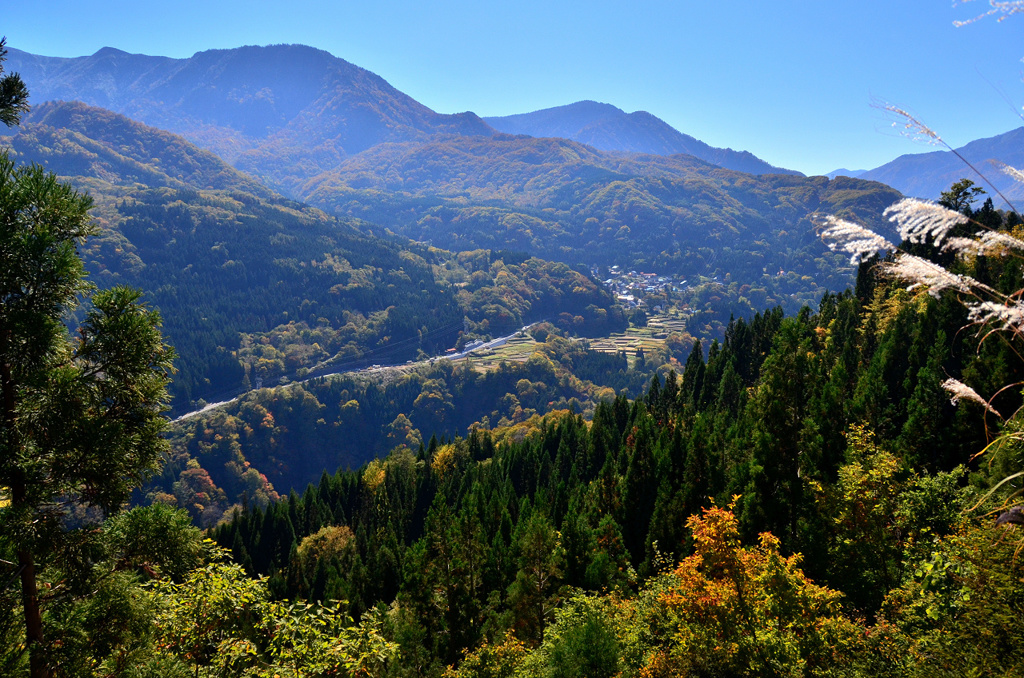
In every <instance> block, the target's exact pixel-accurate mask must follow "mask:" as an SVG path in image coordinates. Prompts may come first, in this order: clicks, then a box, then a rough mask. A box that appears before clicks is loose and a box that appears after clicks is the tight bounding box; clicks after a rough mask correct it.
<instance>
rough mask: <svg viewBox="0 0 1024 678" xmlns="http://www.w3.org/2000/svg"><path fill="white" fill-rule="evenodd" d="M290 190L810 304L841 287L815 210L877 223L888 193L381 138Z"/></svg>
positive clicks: (841, 183)
mask: <svg viewBox="0 0 1024 678" xmlns="http://www.w3.org/2000/svg"><path fill="white" fill-rule="evenodd" d="M301 195H302V196H303V198H304V199H306V200H308V201H309V202H311V203H312V204H315V205H318V206H320V207H323V208H324V209H327V210H329V211H333V212H337V213H342V214H349V215H352V216H359V217H361V218H365V219H368V220H371V221H376V222H378V223H387V224H389V225H390V227H391V228H393V229H396V230H398V231H399V232H400V233H402V234H404V235H408V236H409V237H412V238H415V239H417V240H426V241H429V242H432V243H434V244H435V245H438V246H441V247H449V248H459V247H467V246H476V247H493V246H496V244H497V243H507V244H508V245H509V246H513V247H516V248H520V249H524V250H527V251H530V252H534V253H537V254H538V255H539V256H544V257H548V258H552V259H560V260H563V261H568V262H570V263H575V262H577V261H579V262H586V263H601V264H608V265H611V264H621V265H624V266H627V267H636V268H637V269H638V270H651V271H657V272H671V273H680V274H682V275H684V276H692V277H696V276H698V275H706V276H708V277H711V276H714V275H722V276H724V275H726V274H729V275H730V276H731V278H732V279H733V280H737V281H741V282H742V283H747V284H751V285H755V286H760V285H758V283H759V282H760V281H761V279H762V277H763V276H764V275H765V274H768V275H770V276H774V275H776V274H777V273H778V272H779V270H780V269H781V270H783V271H784V272H788V271H793V272H794V273H795V275H796V277H797V280H798V281H799V282H802V283H804V286H803V287H804V288H803V289H802V290H800V291H803V292H806V293H807V301H813V299H814V298H815V291H817V294H818V296H820V291H821V289H822V288H823V289H842V288H843V287H845V286H847V285H848V284H849V283H850V282H852V269H851V268H850V267H849V265H848V264H847V262H846V261H845V260H844V259H843V258H841V257H837V256H835V255H833V254H831V253H829V252H828V251H827V249H826V248H825V247H824V245H823V244H822V243H821V242H820V239H819V238H818V235H817V232H816V225H815V223H814V221H813V215H815V214H820V213H829V214H841V215H844V216H847V217H852V218H856V219H859V220H861V221H863V222H865V223H868V224H875V225H877V226H879V227H881V228H885V226H886V225H885V222H884V221H883V220H882V219H881V216H880V215H881V213H882V210H884V209H885V207H886V206H888V205H889V204H890V203H892V202H894V201H895V200H896V199H897V198H898V197H899V194H898V193H896V192H895V191H893V190H892V189H890V188H888V187H887V186H884V185H882V184H878V183H874V182H866V181H859V180H855V179H849V178H839V179H835V180H831V181H830V180H828V179H826V178H824V177H811V178H805V177H798V176H791V175H761V176H754V175H750V174H743V173H740V172H733V171H730V170H724V169H721V168H718V167H715V166H712V165H709V164H707V163H705V162H702V161H700V160H697V159H696V158H693V157H691V156H683V155H680V156H672V157H663V156H655V155H616V154H607V153H601V152H599V151H595V150H594V149H593V148H591V147H588V146H585V145H583V144H579V143H576V142H573V141H567V140H564V139H534V138H529V137H522V136H508V135H502V136H496V137H486V138H485V137H456V138H447V139H440V140H435V141H431V142H427V143H407V144H383V145H381V146H377V147H375V148H372V149H369V150H367V151H364V152H363V153H361V154H359V155H357V156H354V157H352V158H349V159H347V160H346V161H344V162H343V163H341V165H339V167H338V168H337V169H335V170H333V171H330V172H327V173H324V174H323V175H321V176H318V177H316V178H314V179H312V180H310V181H308V182H307V183H306V184H305V185H304V186H303V187H302V189H301ZM801 276H808V278H807V279H806V280H803V281H800V277H801ZM797 287H798V288H799V285H798V286H797ZM793 291H796V290H793ZM793 291H790V293H793Z"/></svg>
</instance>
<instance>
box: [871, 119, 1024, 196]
mask: <svg viewBox="0 0 1024 678" xmlns="http://www.w3.org/2000/svg"><path fill="white" fill-rule="evenodd" d="M957 154H959V156H958V155H957ZM965 160H966V161H967V162H969V163H971V165H973V166H974V167H975V168H977V169H978V171H980V172H982V173H983V174H984V175H985V177H986V178H987V179H988V180H989V181H991V182H992V183H993V184H995V185H996V187H998V188H999V190H1000V191H1002V193H1003V194H1004V195H1005V196H1006V197H1007V198H1008V199H1009V200H1011V201H1014V202H1020V201H1021V200H1024V184H1021V183H1018V182H1016V181H1014V180H1013V179H1011V178H1010V177H1008V176H1006V175H1005V174H1004V173H1003V172H1002V171H1000V170H999V169H998V167H997V166H993V165H992V164H991V161H995V162H997V163H1005V164H1007V165H1010V166H1012V167H1021V166H1022V165H1024V127H1017V128H1016V129H1012V130H1010V131H1009V132H1005V133H1003V134H997V135H996V136H993V137H986V138H983V139H975V140H974V141H971V142H969V143H967V144H965V145H963V146H961V147H960V148H958V149H956V153H953V152H952V151H930V152H925V153H908V154H906V155H901V156H900V157H898V158H896V159H895V160H893V161H891V162H887V163H886V164H884V165H881V166H879V167H876V168H874V169H872V170H868V171H866V172H864V173H863V174H861V175H860V178H862V179H869V180H872V181H881V182H883V183H886V184H888V185H890V186H892V187H893V188H895V189H897V190H899V191H900V192H901V193H903V194H904V195H908V196H914V197H917V198H925V199H929V200H936V199H938V198H939V196H940V194H941V193H942V191H945V190H947V189H948V188H949V187H950V186H952V185H953V184H954V183H956V182H957V181H959V180H960V179H962V178H964V177H967V178H969V179H971V180H972V181H974V182H975V183H978V184H979V185H983V186H984V188H985V190H986V191H987V192H988V193H989V194H990V195H991V197H992V200H993V202H995V204H996V207H1005V203H1004V202H1003V200H1002V199H1001V198H1000V197H999V196H998V195H996V194H995V193H994V192H993V191H992V189H991V187H990V186H989V185H987V184H985V183H984V182H983V181H982V179H981V178H980V177H979V176H978V175H977V174H975V172H974V170H973V169H971V167H969V166H968V165H967V164H966V163H965V162H964V161H965Z"/></svg>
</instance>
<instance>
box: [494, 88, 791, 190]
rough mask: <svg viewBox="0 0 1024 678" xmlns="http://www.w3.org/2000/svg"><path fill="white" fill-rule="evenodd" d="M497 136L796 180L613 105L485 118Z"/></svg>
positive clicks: (748, 157)
mask: <svg viewBox="0 0 1024 678" xmlns="http://www.w3.org/2000/svg"><path fill="white" fill-rule="evenodd" d="M484 121H485V122H486V123H487V124H489V125H490V126H491V127H493V128H494V129H496V130H498V131H499V132H505V133H506V134H528V135H529V136H532V137H561V138H563V139H570V140H572V141H578V142H580V143H582V144H587V145H588V146H593V147H594V148H596V149H598V150H599V151H622V152H626V153H651V154H656V155H676V154H680V153H683V154H686V155H692V156H694V157H696V158H699V159H700V160H703V161H704V162H709V163H711V164H712V165H718V166H719V167H724V168H726V169H731V170H736V171H738V172H746V173H748V174H800V173H799V172H794V171H793V170H787V169H783V168H781V167H775V166H773V165H769V164H768V163H767V162H765V161H764V160H761V159H760V158H758V157H756V156H754V155H753V154H752V153H750V152H749V151H734V150H732V149H731V148H714V147H713V146H709V145H708V144H706V143H704V142H703V141H701V140H700V139H695V138H693V137H691V136H690V135H688V134H683V133H682V132H680V131H678V130H676V129H675V128H673V127H672V126H671V125H669V124H668V123H666V122H665V121H664V120H661V119H660V118H658V117H656V116H654V115H651V114H650V113H648V112H647V111H635V112H633V113H626V112H625V111H623V110H622V109H620V108H617V107H615V106H612V105H611V104H602V103H598V102H596V101H577V102H576V103H574V104H569V105H567V106H556V107H554V108H546V109H544V110H540V111H533V112H531V113H519V114H517V115H505V116H501V117H486V118H484Z"/></svg>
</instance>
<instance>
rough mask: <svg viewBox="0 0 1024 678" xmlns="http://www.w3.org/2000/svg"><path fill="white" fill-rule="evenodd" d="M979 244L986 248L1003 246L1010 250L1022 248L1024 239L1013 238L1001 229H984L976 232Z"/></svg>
mask: <svg viewBox="0 0 1024 678" xmlns="http://www.w3.org/2000/svg"><path fill="white" fill-rule="evenodd" d="M978 240H979V242H980V243H981V246H982V247H984V248H985V249H986V250H994V249H998V248H1002V247H1005V248H1007V249H1011V250H1024V240H1020V239H1019V238H1014V237H1013V236H1012V235H1010V234H1009V233H1004V232H1002V231H985V232H983V233H979V234H978Z"/></svg>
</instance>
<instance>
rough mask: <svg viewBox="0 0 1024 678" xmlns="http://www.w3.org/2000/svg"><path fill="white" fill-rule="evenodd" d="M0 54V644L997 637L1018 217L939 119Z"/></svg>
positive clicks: (1016, 567) (903, 663)
mask: <svg viewBox="0 0 1024 678" xmlns="http://www.w3.org/2000/svg"><path fill="white" fill-rule="evenodd" d="M2 51H3V45H2V43H0V66H3V67H4V69H0V76H3V74H4V72H7V71H11V72H17V73H19V74H20V76H19V78H18V79H17V80H19V81H20V78H23V79H24V83H23V86H24V88H26V90H27V91H30V92H31V93H32V100H31V103H32V105H31V107H29V106H27V104H25V101H24V96H21V95H17V93H18V92H19V91H20V90H19V89H18V88H17V87H15V86H14V85H16V84H17V83H16V82H14V80H11V79H8V80H2V79H0V94H2V93H3V92H7V91H8V90H5V89H3V87H8V88H10V90H9V91H12V92H14V93H15V95H16V96H12V97H11V98H12V100H13V101H14V102H15V103H14V104H5V103H4V101H5V100H4V99H3V98H2V97H0V113H6V114H7V116H8V117H7V118H5V119H4V122H5V125H4V126H3V127H0V226H2V229H3V230H2V232H0V253H2V254H3V260H2V261H3V263H2V264H0V394H2V398H0V415H2V416H0V528H2V529H0V574H3V575H4V576H5V577H9V582H8V586H7V587H6V588H4V589H0V603H2V604H0V673H4V675H11V676H19V677H28V678H57V677H58V676H60V677H63V676H92V677H94V678H101V677H102V678H112V677H114V676H116V677H118V678H155V677H156V676H161V678H162V677H163V676H168V677H169V678H179V677H180V678H185V677H186V676H196V677H200V676H202V677H203V678H213V676H239V677H241V676H258V677H259V678H280V677H281V676H285V675H287V676H295V677H296V678H298V676H378V677H384V676H387V677H388V678H412V677H414V676H429V677H431V678H496V677H497V676H503V677H506V678H512V677H525V676H552V677H554V676H590V677H598V676H608V677H609V678H611V677H612V676H620V677H622V678H627V677H630V678H631V677H640V676H646V677H651V678H653V677H654V676H665V677H666V678H667V677H668V676H719V675H721V676H732V675H735V676H740V675H766V676H767V675H771V676H805V675H807V676H811V675H813V676H851V677H854V676H894V677H895V676H905V675H913V676H932V675H993V674H995V673H997V672H1002V673H1006V674H1007V675H1016V672H1019V669H1020V667H1022V666H1024V659H1022V658H1021V651H1020V650H1019V647H1024V644H1022V643H1018V642H1017V641H1019V640H1022V638H1021V635H1022V634H1021V631H1020V628H1019V626H1020V625H1019V623H1018V619H1019V612H1020V609H1019V608H1020V605H1019V601H1020V600H1021V599H1022V595H1024V589H1022V584H1021V582H1024V577H1022V576H1021V575H1022V572H1021V571H1020V569H1021V563H1020V562H1019V558H1018V552H1019V550H1020V539H1019V537H1018V535H1017V533H1016V532H1015V531H1014V530H1016V529H1018V528H1017V527H1016V526H1017V525H1019V524H1024V519H1022V518H1021V517H1020V516H1021V513H1020V511H1021V509H1020V507H1019V495H1020V491H1021V481H1020V479H1021V477H1022V471H1021V470H1020V467H1021V464H1020V452H1021V450H1020V440H1021V436H1020V430H1021V414H1020V413H1021V408H1022V402H1024V400H1022V395H1021V392H1020V388H1019V384H1021V383H1024V361H1022V360H1021V355H1022V351H1021V347H1020V346H1019V344H1020V339H1021V338H1022V336H1024V331H1022V327H1024V321H1021V319H1020V318H1021V317H1024V316H1022V314H1024V310H1022V306H1021V302H1020V295H1021V282H1020V281H1021V276H1022V274H1024V263H1022V261H1024V260H1022V258H1021V256H1020V253H1021V252H1024V237H1022V236H1024V233H1022V221H1021V218H1020V216H1019V215H1018V214H1017V213H1016V212H1014V211H1013V210H1012V209H1010V208H1008V206H1007V205H1003V204H996V203H995V202H994V201H993V202H988V201H986V198H987V197H991V196H989V195H988V194H987V193H986V192H985V189H983V188H981V187H980V186H978V185H975V184H974V183H973V182H972V181H970V180H964V179H963V173H962V172H961V171H960V169H961V168H958V167H957V166H956V165H955V164H951V163H950V162H949V158H948V157H947V156H942V157H941V158H938V157H929V156H913V157H910V158H906V157H905V158H898V159H896V160H894V161H893V162H892V163H889V164H888V165H885V166H883V167H880V168H878V169H876V170H871V171H867V172H865V173H864V174H863V175H861V176H859V177H857V178H852V177H849V176H844V175H843V174H842V173H841V172H840V171H837V172H836V173H833V174H834V176H829V177H826V176H805V175H803V174H801V173H800V172H796V171H793V170H788V169H785V168H781V167H776V166H774V165H772V164H770V163H768V162H766V161H765V160H762V159H761V158H758V157H756V156H755V155H753V154H752V153H750V152H747V151H743V150H738V151H737V150H733V149H731V148H723V147H716V146H712V145H710V144H707V143H704V142H702V141H700V140H698V139H696V138H694V137H692V136H690V135H688V134H685V133H684V132H681V131H679V130H676V129H674V128H672V127H671V126H670V125H668V124H667V123H666V122H664V121H663V120H661V119H659V118H657V117H655V116H654V115H652V114H650V113H648V112H645V111H634V112H632V113H627V112H626V111H625V110H623V109H621V108H618V107H616V106H612V105H610V104H602V103H598V102H594V101H579V102H577V103H574V104H569V105H566V106H557V107H553V108H544V109H541V110H537V111H534V112H530V113H522V114H514V115H505V116H495V117H480V116H478V115H477V114H475V113H473V112H462V113H454V114H451V113H449V114H445V113H438V112H436V111H434V110H432V109H431V108H429V107H427V106H425V105H424V104H422V103H420V102H418V101H416V100H415V99H413V98H412V97H411V96H409V95H407V94H405V93H403V92H401V91H399V90H398V89H397V88H395V87H393V86H392V85H390V84H389V83H388V82H387V81H385V80H384V79H383V78H382V77H380V76H378V75H377V74H375V73H372V72H370V71H368V70H365V69H363V68H360V67H359V66H356V65H355V64H352V63H349V62H348V61H345V60H343V59H340V58H338V57H336V56H334V55H332V54H330V53H328V52H326V51H324V50H320V49H315V48H312V47H307V46H304V45H273V46H268V47H257V46H247V47H240V48H235V49H213V50H206V51H201V52H198V53H196V54H194V55H193V56H192V57H190V58H169V57H158V56H147V55H141V54H130V53H128V52H125V51H121V50H118V49H114V48H103V49H101V50H99V51H97V52H95V53H94V54H92V55H91V56H84V57H76V58H58V57H47V56H41V55H34V54H30V53H28V52H24V51H18V50H16V49H10V50H9V51H8V52H7V53H6V61H5V60H4V58H3V57H4V54H3V53H2ZM5 83H6V84H5ZM8 119H10V120H11V121H12V124H10V125H7V124H6V123H7V120H8ZM15 123H16V124H15ZM1018 131H1019V130H1018ZM1018 142H1019V139H1018V135H1017V134H1016V133H1015V132H1011V133H1009V134H1008V135H1004V137H1000V138H998V139H996V140H978V141H977V142H974V144H973V145H968V146H965V147H963V149H961V150H962V151H963V152H964V153H965V154H967V153H971V154H974V155H971V157H972V158H973V157H975V155H978V154H980V155H985V154H989V153H995V152H997V151H1001V150H1003V149H1005V148H1009V149H1011V152H1009V153H1007V154H1006V156H1005V157H1006V158H1008V159H1007V160H1006V162H1012V161H1013V158H1014V157H1016V156H1015V155H1014V153H1016V152H1017V148H1018V146H1019V145H1020V144H1019V143H1018ZM723 145H724V144H723ZM980 155H978V157H980ZM911 176H916V177H917V178H916V180H913V181H912V180H911V178H910V177H911ZM897 184H898V185H897ZM1019 190H1020V189H1019V187H1018V186H1014V187H1012V188H1011V187H1009V186H1007V191H1006V192H1007V194H1008V195H1009V196H1011V198H1012V196H1015V195H1017V192H1016V191H1019ZM901 191H903V192H902V193H901ZM936 191H938V194H937V195H933V196H932V197H935V198H938V199H939V203H938V204H933V203H924V202H920V201H910V202H907V201H905V200H904V195H903V194H904V193H911V192H930V193H935V192H936ZM76 210H77V211H76ZM908 262H909V263H908ZM915 275H916V276H917V277H914V276H915ZM132 290H137V292H136V291H132ZM968 384H970V386H968ZM1015 385H1018V386H1015ZM975 389H976V390H975ZM19 579H20V590H19V587H18V586H16V585H15V584H14V582H15V581H17V580H19ZM44 628H45V629H46V633H45V635H44V634H43V629H44ZM1001 637H1005V638H1007V639H1008V640H1007V641H1006V642H1005V643H1001V642H1000V643H997V642H996V641H995V640H994V639H996V638H1001ZM997 645H998V647H997Z"/></svg>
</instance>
